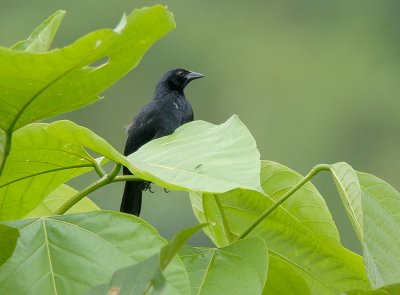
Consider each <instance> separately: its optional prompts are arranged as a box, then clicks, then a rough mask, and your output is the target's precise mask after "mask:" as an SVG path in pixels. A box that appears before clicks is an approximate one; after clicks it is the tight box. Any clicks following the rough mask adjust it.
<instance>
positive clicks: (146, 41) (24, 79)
mask: <svg viewBox="0 0 400 295" xmlns="http://www.w3.org/2000/svg"><path fill="white" fill-rule="evenodd" d="M174 26H175V24H174V21H173V17H172V14H171V13H170V12H168V11H167V10H166V8H165V7H163V6H160V5H156V6H153V7H147V8H142V9H138V10H134V11H133V12H132V13H131V14H130V15H128V16H127V17H126V24H125V26H123V27H121V28H120V29H119V30H118V31H114V30H111V29H103V30H99V31H95V32H92V33H89V34H88V35H86V36H84V37H82V38H81V39H79V40H78V41H76V42H75V43H73V44H72V45H70V46H67V47H65V48H62V49H55V50H51V51H48V52H44V53H35V52H26V51H19V50H13V49H9V48H3V47H0V68H1V72H0V128H1V129H3V130H7V131H8V132H9V133H10V132H12V131H13V130H16V129H19V128H21V127H22V126H24V125H26V124H28V123H30V122H33V121H36V120H39V119H43V118H48V117H51V116H54V115H57V114H61V113H64V112H68V111H71V110H74V109H77V108H79V107H82V106H84V105H87V104H89V103H91V102H94V101H96V100H97V99H98V95H99V93H101V92H102V91H103V90H105V89H106V88H107V87H109V86H110V85H111V84H113V83H114V82H115V81H117V80H118V79H119V78H121V77H122V76H123V75H124V74H126V73H127V72H128V71H130V70H131V69H132V68H134V67H135V66H136V65H137V64H138V63H139V61H140V59H141V58H142V56H143V55H144V53H145V52H146V51H147V49H148V48H149V47H150V46H151V45H152V44H153V43H154V42H155V41H157V40H158V39H159V38H161V37H162V36H163V35H165V34H166V33H168V32H169V31H170V30H172V29H173V28H174ZM103 58H108V61H106V62H105V63H104V64H103V65H101V66H98V67H96V68H92V67H88V66H89V65H91V64H92V63H94V62H96V61H98V60H101V59H103Z"/></svg>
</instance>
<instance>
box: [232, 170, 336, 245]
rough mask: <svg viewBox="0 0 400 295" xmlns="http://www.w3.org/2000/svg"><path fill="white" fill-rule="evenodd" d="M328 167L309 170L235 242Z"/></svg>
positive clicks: (245, 235)
mask: <svg viewBox="0 0 400 295" xmlns="http://www.w3.org/2000/svg"><path fill="white" fill-rule="evenodd" d="M329 167H330V165H327V164H320V165H317V166H315V167H314V168H312V169H311V171H310V172H309V173H308V174H307V175H306V176H304V178H303V179H302V180H300V181H299V182H298V183H297V184H296V185H295V186H293V187H292V188H291V189H290V190H289V191H288V192H286V194H284V195H283V196H282V197H281V198H280V199H279V200H277V201H276V202H275V203H273V204H272V205H271V206H270V207H268V209H267V210H265V211H264V213H263V214H261V215H260V217H258V218H257V220H256V221H254V222H253V223H252V224H251V225H250V226H249V227H248V228H247V229H246V230H245V231H244V232H243V233H242V234H241V235H240V236H239V237H238V238H237V240H240V239H243V238H245V237H247V235H248V234H249V233H250V232H251V231H252V230H253V229H254V228H255V227H256V226H257V225H258V224H260V223H261V222H262V221H263V220H264V219H265V218H266V217H267V216H268V215H270V214H271V213H272V212H273V211H274V210H275V209H276V208H278V207H279V206H280V205H281V204H282V203H283V202H285V201H286V200H287V199H288V198H289V197H290V196H292V195H293V194H294V193H295V192H296V191H297V190H298V189H299V188H301V187H302V186H303V185H304V184H305V183H307V181H309V180H310V179H311V178H313V177H314V176H315V175H317V174H318V173H319V172H321V171H324V170H329Z"/></svg>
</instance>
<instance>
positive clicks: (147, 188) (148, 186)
mask: <svg viewBox="0 0 400 295" xmlns="http://www.w3.org/2000/svg"><path fill="white" fill-rule="evenodd" d="M143 190H144V191H149V192H151V193H152V194H154V191H153V190H152V188H151V182H150V181H148V182H146V184H145V186H144V189H143Z"/></svg>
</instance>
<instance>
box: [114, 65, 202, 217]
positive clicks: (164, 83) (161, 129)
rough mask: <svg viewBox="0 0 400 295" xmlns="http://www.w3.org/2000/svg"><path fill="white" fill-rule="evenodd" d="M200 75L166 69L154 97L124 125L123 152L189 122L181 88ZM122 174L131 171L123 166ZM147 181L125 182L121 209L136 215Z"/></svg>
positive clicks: (128, 173) (134, 149) (171, 131)
mask: <svg viewBox="0 0 400 295" xmlns="http://www.w3.org/2000/svg"><path fill="white" fill-rule="evenodd" d="M201 77H204V75H203V74H200V73H196V72H191V71H187V70H184V69H174V70H171V71H169V72H167V73H166V74H165V75H164V76H163V77H162V78H161V80H160V81H159V82H158V84H157V86H156V90H155V92H154V98H153V100H152V101H150V102H149V103H148V104H147V105H145V106H144V108H143V109H142V110H141V112H140V113H139V114H138V115H137V116H136V117H135V118H134V119H133V122H132V124H131V125H130V126H129V128H128V139H127V141H126V145H125V150H124V155H125V156H128V155H130V154H132V153H134V152H135V151H136V150H138V149H139V148H140V147H141V146H142V145H144V144H146V143H147V142H149V141H151V140H153V139H156V138H159V137H162V136H166V135H169V134H172V133H173V132H174V131H175V129H177V128H178V127H179V126H181V125H183V124H185V123H187V122H190V121H193V110H192V106H191V105H190V103H189V101H188V100H187V99H186V97H185V94H184V92H183V90H184V89H185V87H186V85H187V84H189V82H190V81H192V80H195V79H198V78H201ZM123 173H124V175H130V174H132V173H131V172H130V171H129V170H128V169H127V168H126V167H124V169H123ZM149 185H150V183H149V182H147V181H127V182H126V183H125V189H124V194H123V197H122V202H121V208H120V211H121V212H125V213H130V214H133V215H136V216H139V214H140V209H141V206H142V191H143V190H146V189H148V188H149Z"/></svg>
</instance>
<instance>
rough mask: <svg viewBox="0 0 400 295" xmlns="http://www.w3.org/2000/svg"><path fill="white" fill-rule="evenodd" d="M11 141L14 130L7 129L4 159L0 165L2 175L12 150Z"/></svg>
mask: <svg viewBox="0 0 400 295" xmlns="http://www.w3.org/2000/svg"><path fill="white" fill-rule="evenodd" d="M11 141H12V132H10V131H6V132H5V141H4V151H3V160H2V161H1V166H0V176H1V175H2V174H3V170H4V167H5V165H6V161H7V158H8V155H9V154H10V151H11Z"/></svg>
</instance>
